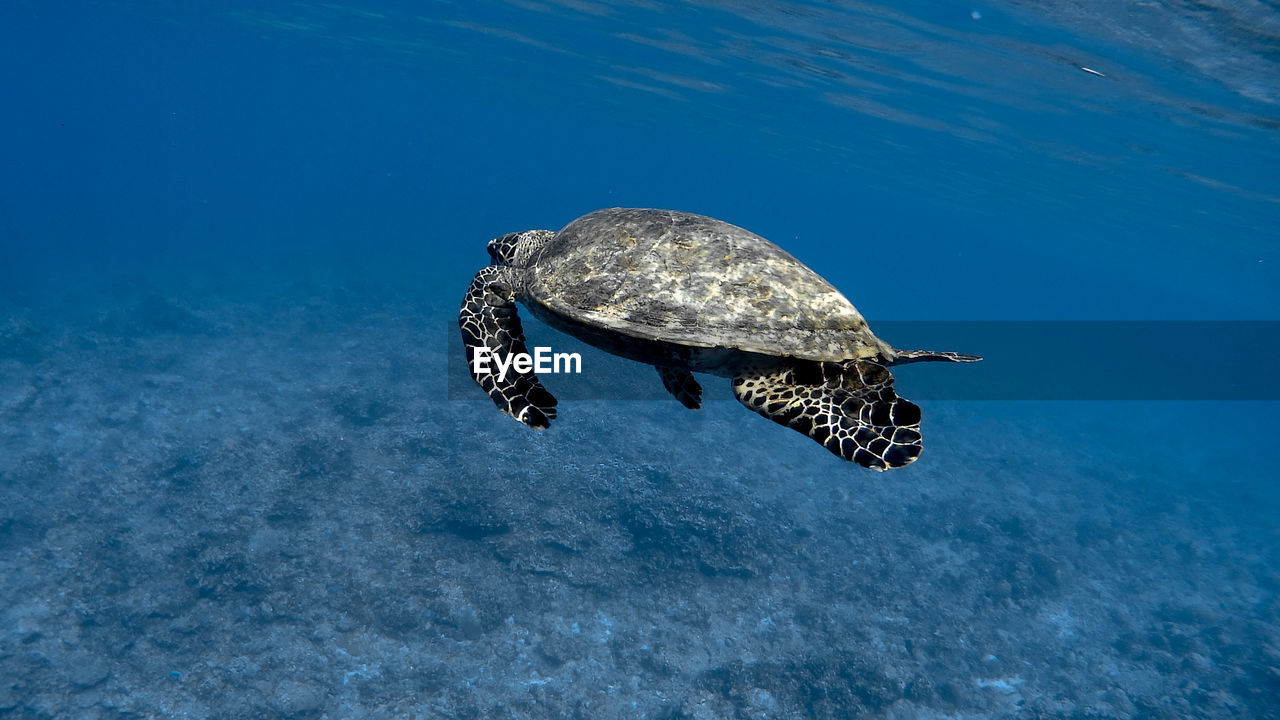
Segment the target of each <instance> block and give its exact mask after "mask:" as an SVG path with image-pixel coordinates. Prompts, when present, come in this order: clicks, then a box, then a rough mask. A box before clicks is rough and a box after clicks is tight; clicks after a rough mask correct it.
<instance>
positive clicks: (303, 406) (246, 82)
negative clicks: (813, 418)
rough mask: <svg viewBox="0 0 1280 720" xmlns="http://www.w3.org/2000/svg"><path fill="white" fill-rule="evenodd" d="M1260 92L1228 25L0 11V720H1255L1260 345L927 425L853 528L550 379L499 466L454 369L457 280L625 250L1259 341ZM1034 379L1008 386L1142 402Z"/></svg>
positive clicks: (419, 11) (979, 318)
mask: <svg viewBox="0 0 1280 720" xmlns="http://www.w3.org/2000/svg"><path fill="white" fill-rule="evenodd" d="M1278 48H1280V8H1277V6H1276V5H1275V3H1273V2H1266V1H1264V0H1238V1H1234V2H1232V1H1228V0H1219V1H1217V2H1183V1H1181V0H1176V1H1175V0H1171V1H1169V2H1160V3H1156V2H1148V3H1119V4H1118V3H1108V2H1076V3H1052V2H1050V3H1040V4H1034V5H1031V4H1026V3H1014V2H1005V3H994V4H983V3H969V4H959V3H926V2H906V3H896V4H883V5H881V4H874V3H865V2H853V1H840V2H818V1H816V0H811V1H798V0H797V1H792V2H764V1H759V0H743V1H742V2H711V1H709V0H681V1H678V2H676V1H671V2H666V1H664V0H623V1H621V2H598V1H596V0H506V1H498V0H476V1H475V2H448V1H445V0H437V1H431V2H363V3H342V2H326V3H321V2H306V1H297V2H274V3H272V2H255V3H248V2H222V3H212V2H189V3H182V4H173V3H162V2H142V1H139V2H123V1H121V2H113V1H108V0H104V1H98V2H35V1H28V0H11V1H10V2H6V3H4V5H3V6H2V7H0V91H2V94H0V97H3V98H4V100H3V106H4V112H0V137H3V138H4V139H5V143H4V144H5V147H6V150H5V154H4V162H3V171H2V172H0V309H2V312H3V314H2V315H0V418H2V420H0V549H3V553H2V554H0V595H2V598H0V616H3V618H4V620H3V625H2V626H0V716H12V717H73V716H83V717H98V716H102V717H114V716H130V717H179V716H183V717H200V718H205V717H207V718H221V717H227V718H230V717H330V718H339V717H342V718H348V717H351V718H355V717H428V718H434V717H442V718H462V717H476V718H482V717H483V718H488V717H510V718H535V717H582V718H588V717H591V718H594V717H650V718H719V717H726V718H763V717H784V718H791V717H794V718H801V717H806V718H808V717H818V718H845V717H884V718H941V717H1080V718H1084V717H1095V718H1096V717H1102V718H1112V717H1114V718H1128V717H1134V718H1148V717H1150V718H1164V717H1215V718H1216V717H1222V718H1262V717H1280V701H1277V698H1278V697H1280V602H1278V601H1277V589H1280V570H1277V568H1278V567H1280V562H1278V560H1280V552H1278V551H1280V546H1278V543H1280V533H1278V526H1277V524H1276V522H1275V519H1274V518H1275V517H1277V511H1278V510H1280V494H1278V493H1277V490H1276V483H1275V480H1276V477H1277V473H1276V471H1275V469H1274V468H1275V461H1276V454H1275V452H1274V450H1273V445H1274V444H1275V441H1274V438H1276V437H1277V436H1280V433H1278V432H1277V430H1280V421H1277V419H1276V409H1277V408H1276V404H1275V402H1274V396H1273V395H1267V394H1266V393H1265V392H1262V391H1259V393H1258V394H1256V395H1250V393H1249V385H1250V384H1251V383H1254V382H1257V381H1256V380H1253V379H1249V380H1248V381H1247V382H1246V381H1244V380H1240V378H1242V377H1243V378H1258V377H1262V378H1274V374H1273V371H1272V370H1271V368H1270V365H1269V363H1270V360H1269V359H1266V358H1273V357H1274V352H1275V351H1274V345H1275V337H1274V330H1271V331H1269V332H1271V333H1273V334H1272V335H1266V334H1265V333H1266V332H1268V330H1267V327H1268V326H1266V325H1265V324H1255V325H1249V326H1247V327H1249V328H1254V329H1258V328H1262V329H1261V330H1260V331H1259V332H1260V333H1262V335H1260V336H1259V337H1257V338H1253V337H1252V336H1246V337H1242V338H1239V339H1238V341H1237V342H1233V343H1231V344H1230V346H1229V347H1225V348H1224V347H1223V343H1222V342H1219V341H1214V342H1207V341H1206V340H1205V337H1204V336H1203V335H1191V336H1188V337H1186V338H1185V342H1184V343H1181V344H1179V343H1178V342H1177V341H1176V336H1175V338H1174V342H1172V343H1171V344H1170V343H1166V344H1163V345H1161V346H1160V347H1159V349H1158V350H1155V349H1153V350H1151V351H1150V356H1149V357H1145V358H1142V359H1143V360H1145V361H1147V362H1149V363H1150V365H1151V367H1152V368H1153V373H1152V374H1153V375H1155V374H1158V373H1157V372H1156V369H1160V368H1168V367H1175V368H1185V371H1184V370H1179V372H1178V373H1175V374H1181V375H1185V385H1186V387H1187V388H1188V391H1187V392H1186V393H1185V394H1182V393H1179V392H1178V385H1179V383H1178V381H1177V380H1176V379H1175V380H1173V381H1171V382H1170V383H1167V384H1166V385H1165V388H1166V392H1165V393H1164V394H1160V395H1158V396H1155V397H1143V398H1140V399H1137V400H1134V399H1130V398H1126V397H1124V396H1123V394H1122V393H1118V392H1117V393H1115V394H1116V395H1119V397H1117V398H1112V393H1111V392H1110V391H1107V392H1098V393H1088V392H1081V393H1079V395H1071V394H1067V395H1066V396H1065V397H1059V396H1055V395H1054V394H1053V393H1049V394H1048V395H1049V396H1050V397H1055V398H1057V399H1054V400H1044V399H1042V396H1036V397H1035V398H1029V399H1022V400H1019V399H1016V398H1014V399H1011V398H1010V397H1008V396H1007V395H997V396H994V397H990V398H987V399H981V398H980V399H976V400H975V399H969V398H970V397H971V396H964V395H963V394H962V395H961V396H959V397H960V398H961V399H955V398H954V397H948V396H947V394H946V393H945V392H935V393H934V397H933V398H929V397H927V395H928V393H926V397H919V396H918V395H917V396H915V397H916V399H917V400H918V401H919V402H920V403H921V405H922V407H923V409H924V434H925V442H926V450H925V453H924V455H923V457H922V459H921V460H920V461H919V462H917V463H916V464H915V465H912V466H911V467H909V468H907V469H903V470H899V471H894V472H892V473H887V474H884V475H879V474H874V473H870V472H868V471H865V470H862V469H861V468H857V467H856V466H854V465H852V464H847V463H843V462H841V461H839V460H838V459H836V458H834V457H832V456H830V455H828V454H827V453H826V452H825V451H823V450H822V449H821V448H819V447H818V446H817V445H815V444H814V443H813V442H812V441H810V440H808V439H807V438H804V437H802V436H800V435H798V434H796V433H794V432H791V431H789V430H786V429H784V428H780V427H777V426H775V425H772V424H771V423H768V422H765V421H764V420H762V419H760V418H758V417H756V416H754V415H753V414H751V413H749V412H746V411H745V410H744V409H743V408H741V407H739V406H738V405H737V403H734V402H713V401H712V400H714V399H717V398H718V399H719V400H727V399H728V398H729V397H730V393H729V389H728V387H727V382H725V381H723V380H721V379H718V378H713V377H707V378H705V381H704V383H703V384H704V387H705V388H706V394H707V396H708V403H707V405H706V407H705V408H704V409H703V410H701V411H699V412H697V413H690V412H689V411H687V410H685V409H684V408H682V407H680V406H679V404H677V403H674V402H673V401H672V400H671V399H670V398H665V397H662V396H661V391H660V390H659V389H657V388H660V385H659V384H658V379H657V378H656V377H655V376H654V373H653V371H652V370H651V369H649V368H645V367H642V366H639V365H633V364H628V363H624V362H620V361H615V360H612V359H610V358H607V357H602V356H600V355H599V353H598V352H597V351H594V350H590V349H585V348H584V349H583V352H584V356H585V357H584V373H583V377H581V378H569V377H552V378H545V379H544V380H545V381H546V383H547V385H548V387H550V389H551V390H552V391H553V392H555V391H556V385H557V384H558V383H559V384H562V385H561V386H562V387H565V388H567V389H568V390H570V391H567V392H566V394H565V396H564V397H563V398H562V402H561V406H560V418H559V419H558V420H557V421H556V423H555V424H554V425H553V427H552V428H551V429H549V430H547V431H545V432H541V433H535V432H533V431H530V430H528V429H526V428H524V427H522V426H520V425H519V424H517V423H515V422H513V421H512V420H511V419H510V418H507V417H505V416H503V415H501V414H500V413H499V412H497V411H496V410H495V409H494V408H493V407H492V405H491V404H490V403H489V402H488V401H487V400H486V399H485V398H484V397H483V394H482V393H480V391H479V390H478V389H475V388H474V387H471V386H468V385H467V384H466V383H468V382H469V380H467V379H466V377H465V371H464V369H463V368H462V366H461V364H460V358H458V357H457V355H458V353H457V352H456V350H457V348H456V345H451V343H456V337H455V333H456V326H455V325H454V317H455V313H456V309H457V304H458V302H459V300H460V299H461V297H462V293H463V292H464V291H465V289H466V287H467V284H468V282H469V281H470V279H471V277H472V275H473V274H474V273H475V272H476V270H477V269H479V268H480V267H482V266H484V265H485V264H486V263H487V262H488V258H487V255H486V253H485V249H484V245H485V243H486V242H487V241H488V240H489V239H490V238H493V237H495V236H498V235H501V234H503V233H507V232H511V231H516V230H524V229H530V228H548V229H556V228H559V227H561V226H563V225H564V224H566V223H567V222H569V221H570V220H572V219H573V218H575V217H577V216H579V215H581V214H583V213H586V212H589V211H591V210H594V209H597V208H601V207H610V206H628V207H661V208H673V209H679V210H686V211H690V212H697V213H701V214H706V215H711V216H715V217H718V218H722V219H724V220H727V221H730V222H732V223H734V224H736V225H740V226H743V227H745V228H748V229H750V230H752V231H754V232H756V233H759V234H760V235H763V236H765V237H768V238H770V239H772V240H773V241H775V242H777V243H778V244H780V245H781V246H783V247H784V248H786V249H787V250H788V251H789V252H791V253H792V254H794V255H795V256H796V257H798V258H799V259H801V260H803V261H804V262H805V263H806V264H808V265H810V266H811V267H812V268H814V269H815V270H816V271H817V272H819V273H820V274H821V275H823V276H824V277H825V278H827V279H828V280H829V281H831V282H832V284H833V285H835V286H836V287H837V288H839V289H841V290H842V291H843V292H844V293H845V294H846V295H847V296H848V297H849V298H850V299H851V300H852V301H853V302H854V303H855V304H856V305H857V306H858V308H859V309H860V310H861V311H862V313H863V314H864V315H865V316H866V317H867V318H868V319H869V320H870V322H871V323H872V326H873V328H874V327H878V325H877V323H878V322H879V323H887V324H888V327H893V323H895V322H897V323H901V322H902V321H924V322H926V323H933V324H937V326H938V328H940V329H939V330H938V332H939V333H942V332H943V331H944V329H945V328H946V327H948V326H949V327H950V328H951V331H949V332H947V337H946V343H947V346H946V347H943V348H941V349H953V350H959V351H965V352H974V353H978V354H983V353H984V352H992V350H993V349H992V348H989V347H975V346H970V345H968V344H966V339H967V338H966V336H965V335H964V333H963V332H959V331H956V330H955V328H964V327H966V325H965V323H973V322H987V321H1022V322H1024V323H1027V322H1029V323H1041V322H1044V323H1049V322H1053V321H1064V320H1068V321H1104V322H1107V321H1151V322H1164V321H1197V322H1202V323H1215V322H1223V321H1276V320H1280V318H1278V317H1277V310H1276V309H1277V308H1280V257H1278V256H1277V252H1276V248H1277V243H1278V241H1280V232H1278V231H1277V227H1280V170H1277V168H1280V135H1278V134H1277V133H1278V132H1280V63H1278V62H1277V58H1278V57H1280V55H1278V54H1277V49H1278ZM525 324H526V329H527V330H528V331H529V333H530V336H531V339H533V340H537V341H538V342H539V343H540V344H551V345H553V346H558V345H561V344H563V345H566V346H567V345H571V344H572V341H570V340H568V339H566V338H563V336H560V335H557V334H556V333H555V331H553V330H551V329H549V328H547V327H545V326H543V325H541V324H540V323H537V322H536V321H534V320H533V319H532V318H526V319H525ZM921 327H922V328H927V327H928V324H926V325H924V326H921ZM1174 327H1183V326H1174ZM1188 327H1194V326H1188ZM1241 327H1245V326H1241ZM1270 327H1274V326H1270ZM1249 332H1253V330H1250V331H1249ZM1213 337H1218V336H1213ZM977 338H978V336H977V335H971V336H970V337H969V338H968V341H969V342H974V341H976V340H977ZM886 339H888V340H889V341H891V342H892V341H893V340H894V338H893V337H890V336H887V335H886ZM911 340H912V341H913V342H918V343H921V344H922V345H926V344H927V343H928V342H929V339H928V338H927V337H925V338H915V337H913V338H911ZM1051 340H1053V338H1050V339H1049V340H1045V341H1044V344H1043V345H1040V344H1039V341H1037V344H1036V345H1035V346H1032V347H1025V348H1022V350H1023V351H1024V352H1025V353H1026V356H1027V357H1028V358H1029V359H1031V358H1039V359H1043V358H1046V357H1047V358H1050V359H1051V360H1052V361H1053V362H1049V363H1041V364H1032V363H1030V362H1028V364H1027V365H1026V369H1025V371H1023V374H1022V375H1020V376H1016V377H1013V376H1012V375H1013V374H1014V373H1017V372H1018V370H1017V367H1016V366H1013V367H1011V369H1010V370H1008V372H1009V373H1010V375H1011V377H1010V383H1011V384H1016V385H1017V386H1020V387H1025V386H1027V385H1028V384H1031V385H1034V384H1035V383H1037V382H1039V381H1041V380H1042V379H1043V381H1044V383H1046V384H1050V385H1051V384H1052V383H1054V382H1055V378H1045V377H1044V373H1046V372H1047V371H1046V369H1045V368H1052V367H1054V363H1058V367H1062V368H1071V367H1074V366H1076V365H1087V366H1089V367H1091V368H1099V369H1101V371H1102V374H1103V375H1104V376H1108V375H1109V376H1110V378H1111V379H1112V380H1114V381H1115V382H1116V383H1117V387H1119V386H1122V385H1123V384H1124V378H1125V374H1134V373H1141V372H1142V370H1141V367H1142V364H1141V363H1134V362H1133V357H1132V356H1133V355H1135V354H1139V355H1141V354H1142V352H1141V350H1138V351H1135V350H1133V349H1132V344H1111V343H1105V342H1088V341H1086V342H1082V343H1074V342H1073V343H1063V342H1051ZM1255 340H1256V342H1255ZM957 343H958V344H957ZM978 344H981V343H978ZM1116 347H1122V348H1124V355H1125V357H1122V358H1121V357H1115V355H1116V354H1117V352H1116ZM592 353H596V354H594V355H593V354H592ZM1267 353H1270V355H1268V354H1267ZM1255 356H1256V357H1257V358H1259V360H1258V361H1257V362H1256V363H1253V364H1252V365H1251V364H1250V358H1252V357H1255ZM997 359H998V358H993V361H994V360H997ZM1000 367H1002V368H1004V367H1010V366H1008V365H1003V366H1000ZM1135 368H1136V369H1135ZM1223 368H1226V370H1224V369H1223ZM1241 368H1244V369H1243V370H1242V369H1241ZM967 370H969V368H966V367H960V366H919V367H914V366H913V367H911V368H906V369H903V370H902V371H901V373H900V374H899V390H900V391H901V392H902V393H903V394H904V395H906V396H908V397H913V394H912V392H911V387H912V386H913V383H914V384H916V385H915V386H916V387H918V388H923V387H927V386H932V387H945V386H946V385H947V383H948V378H955V380H954V382H956V383H963V382H964V377H965V372H966V371H967ZM1108 371H1110V372H1108ZM1063 372H1064V374H1065V373H1066V372H1068V370H1064V371H1063ZM459 378H460V379H461V380H462V382H461V383H457V382H454V383H451V382H450V381H451V379H452V380H454V381H457V380H458V379H459ZM1138 379H1139V378H1136V377H1135V381H1136V380H1138ZM1273 382H1274V381H1273ZM574 383H586V384H587V385H588V387H587V389H585V390H581V391H577V392H576V394H575V392H573V391H571V390H572V388H574V387H575V385H574ZM1241 384H1243V385H1244V387H1243V388H1241ZM1218 385H1221V386H1223V387H1231V388H1232V390H1231V392H1225V393H1222V394H1215V393H1213V392H1209V393H1201V392H1198V389H1200V388H1204V387H1211V388H1212V387H1214V386H1218ZM1272 387H1274V385H1272ZM1169 388H1172V389H1171V390H1170V389H1169ZM637 389H638V390H637ZM614 390H617V394H616V395H615V394H612V393H613V391H614ZM649 392H651V393H653V395H652V398H651V399H648V396H647V395H645V393H649ZM1059 395H1061V394H1059ZM713 396H714V397H713ZM641 397H643V398H645V399H637V398H641ZM1227 397H1229V398H1233V399H1232V400H1230V401H1227V400H1220V399H1217V398H1227ZM1205 398H1209V399H1207V400H1206V399H1205ZM1241 398H1244V399H1241Z"/></svg>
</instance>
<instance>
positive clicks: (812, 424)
mask: <svg viewBox="0 0 1280 720" xmlns="http://www.w3.org/2000/svg"><path fill="white" fill-rule="evenodd" d="M733 393H734V395H735V396H737V398H738V401H739V402H741V403H742V404H743V405H746V406H747V407H749V408H751V409H752V410H754V411H756V412H757V413H759V414H761V415H763V416H765V417H767V418H769V419H770V420H772V421H774V422H776V423H778V424H779V425H786V426H787V427H789V428H791V429H793V430H796V431H798V432H802V433H804V434H806V435H808V436H809V437H811V438H813V439H814V440H816V441H818V442H819V443H820V444H821V445H822V446H823V447H825V448H826V449H827V450H830V451H831V452H832V453H834V454H836V455H839V456H840V457H842V458H844V459H845V460H852V461H854V462H856V463H858V464H859V465H861V466H863V467H867V468H871V469H872V470H885V469H887V468H897V467H903V466H905V465H910V464H911V463H912V462H914V461H915V459H916V458H917V457H919V456H920V451H921V449H922V445H921V442H920V408H919V407H918V406H916V404H915V403H912V402H911V401H909V400H906V399H903V398H900V397H898V395H897V393H895V392H894V390H893V376H892V375H891V374H889V371H888V370H886V369H885V368H884V366H883V365H880V364H879V363H876V362H873V361H871V360H846V361H844V362H840V363H815V364H813V365H804V366H790V365H780V366H775V367H771V368H763V369H747V370H744V371H743V372H742V373H740V374H739V375H738V376H736V377H734V379H733Z"/></svg>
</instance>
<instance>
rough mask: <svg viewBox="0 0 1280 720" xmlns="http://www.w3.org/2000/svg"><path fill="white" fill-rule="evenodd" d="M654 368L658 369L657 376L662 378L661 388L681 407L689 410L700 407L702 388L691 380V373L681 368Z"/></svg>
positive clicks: (659, 366)
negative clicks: (673, 397) (672, 396)
mask: <svg viewBox="0 0 1280 720" xmlns="http://www.w3.org/2000/svg"><path fill="white" fill-rule="evenodd" d="M655 367H657V368H658V374H659V375H661V376H662V386H663V387H665V388H666V389H667V392H669V393H671V394H672V395H674V396H675V398H676V399H677V400H679V401H680V404H681V405H684V406H685V407H687V408H689V409H690V410H697V409H698V408H700V407H702V386H701V385H699V384H698V381H697V380H695V379H694V378H693V373H691V372H689V371H688V370H685V369H683V368H670V367H662V366H661V365H657V366H655Z"/></svg>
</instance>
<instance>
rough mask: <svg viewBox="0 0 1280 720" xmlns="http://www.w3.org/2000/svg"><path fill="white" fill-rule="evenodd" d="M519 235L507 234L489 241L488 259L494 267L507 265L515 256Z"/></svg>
mask: <svg viewBox="0 0 1280 720" xmlns="http://www.w3.org/2000/svg"><path fill="white" fill-rule="evenodd" d="M519 236H520V233H508V234H506V235H503V236H502V237H496V238H494V239H492V240H490V241H489V257H490V258H491V259H492V260H493V262H494V264H496V265H508V264H510V263H511V260H512V257H513V256H514V255H515V249H516V241H517V240H519Z"/></svg>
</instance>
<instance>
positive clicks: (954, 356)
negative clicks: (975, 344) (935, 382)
mask: <svg viewBox="0 0 1280 720" xmlns="http://www.w3.org/2000/svg"><path fill="white" fill-rule="evenodd" d="M893 352H894V358H893V359H892V360H890V361H889V362H887V363H885V365H886V366H888V367H892V366H894V365H907V364H910V363H918V362H978V361H979V360H981V359H982V356H980V355H967V354H965V353H958V352H951V351H949V350H894V351H893Z"/></svg>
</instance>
